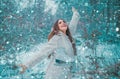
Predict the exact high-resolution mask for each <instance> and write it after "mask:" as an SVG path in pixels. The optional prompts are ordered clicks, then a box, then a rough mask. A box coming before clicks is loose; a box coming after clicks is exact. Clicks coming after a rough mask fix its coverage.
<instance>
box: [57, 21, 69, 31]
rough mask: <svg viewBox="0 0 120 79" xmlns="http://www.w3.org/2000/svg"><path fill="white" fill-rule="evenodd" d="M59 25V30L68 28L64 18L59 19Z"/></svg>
mask: <svg viewBox="0 0 120 79" xmlns="http://www.w3.org/2000/svg"><path fill="white" fill-rule="evenodd" d="M58 27H59V30H61V31H63V32H66V30H67V24H66V23H65V21H64V20H59V21H58Z"/></svg>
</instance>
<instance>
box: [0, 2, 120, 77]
mask: <svg viewBox="0 0 120 79" xmlns="http://www.w3.org/2000/svg"><path fill="white" fill-rule="evenodd" d="M72 6H74V7H75V8H76V9H77V10H78V12H79V14H80V16H81V17H80V20H79V23H78V29H77V32H76V35H75V36H74V38H75V41H76V45H77V53H78V60H77V61H76V64H75V67H74V70H73V79H120V1H119V0H0V79H43V77H44V75H45V69H46V66H47V65H48V63H49V60H48V59H47V58H46V59H45V60H43V61H42V62H40V63H38V64H37V65H36V66H34V67H33V68H31V69H29V70H27V71H26V72H25V73H24V74H19V73H18V71H19V70H21V69H17V68H16V66H15V65H16V64H19V63H21V60H22V61H25V60H27V59H29V57H27V56H26V55H27V54H30V52H35V51H39V49H40V47H41V45H43V44H44V43H45V42H47V35H48V34H49V32H50V30H51V27H52V26H53V24H54V23H55V21H56V20H57V19H59V18H62V19H64V20H66V21H67V22H68V23H69V22H70V20H71V17H72V11H71V7H72ZM43 52H44V51H43Z"/></svg>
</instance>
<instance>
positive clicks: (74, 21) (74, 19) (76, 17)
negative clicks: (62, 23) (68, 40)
mask: <svg viewBox="0 0 120 79" xmlns="http://www.w3.org/2000/svg"><path fill="white" fill-rule="evenodd" d="M72 12H73V16H72V19H71V21H70V24H69V29H70V32H71V34H72V35H74V33H75V31H76V29H77V24H78V21H79V18H80V15H79V13H78V11H77V10H76V9H75V8H74V7H72Z"/></svg>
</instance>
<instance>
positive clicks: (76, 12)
mask: <svg viewBox="0 0 120 79" xmlns="http://www.w3.org/2000/svg"><path fill="white" fill-rule="evenodd" d="M72 12H73V13H75V14H76V15H77V16H78V17H79V16H80V15H79V13H78V11H77V9H75V8H74V7H72Z"/></svg>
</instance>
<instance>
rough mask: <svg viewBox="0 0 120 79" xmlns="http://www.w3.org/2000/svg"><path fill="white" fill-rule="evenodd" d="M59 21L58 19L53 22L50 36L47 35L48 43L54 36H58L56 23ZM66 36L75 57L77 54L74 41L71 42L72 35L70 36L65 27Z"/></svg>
mask: <svg viewBox="0 0 120 79" xmlns="http://www.w3.org/2000/svg"><path fill="white" fill-rule="evenodd" d="M59 20H60V19H58V20H57V21H56V22H55V24H54V26H53V28H52V31H51V32H50V34H49V35H48V41H49V40H50V39H51V38H52V37H53V36H54V35H55V34H58V32H59V27H58V21H59ZM63 21H64V20H63ZM64 22H65V21H64ZM66 35H67V36H68V38H69V40H70V42H71V43H72V47H73V50H74V55H77V53H76V45H75V42H74V40H73V38H72V35H71V33H70V30H69V28H68V27H67V30H66Z"/></svg>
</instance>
